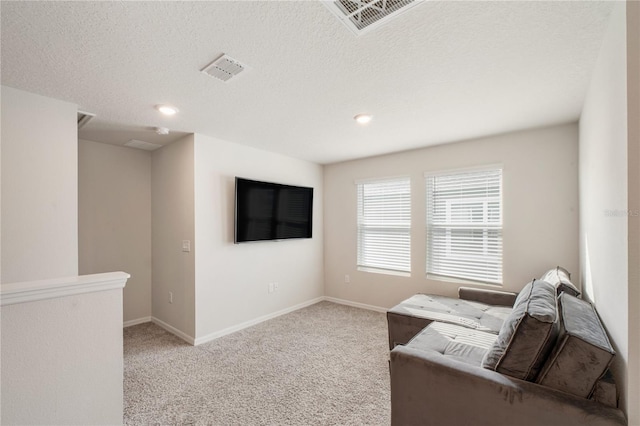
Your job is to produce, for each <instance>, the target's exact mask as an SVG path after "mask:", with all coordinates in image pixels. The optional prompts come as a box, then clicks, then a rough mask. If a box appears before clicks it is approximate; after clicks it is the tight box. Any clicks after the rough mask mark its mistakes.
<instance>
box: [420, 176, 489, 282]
mask: <svg viewBox="0 0 640 426" xmlns="http://www.w3.org/2000/svg"><path fill="white" fill-rule="evenodd" d="M425 178H426V188H427V276H438V277H445V278H459V279H465V280H471V281H481V282H488V283H494V284H502V168H493V169H486V170H472V171H463V172H456V173H453V172H452V173H448V174H434V175H429V174H426V175H425Z"/></svg>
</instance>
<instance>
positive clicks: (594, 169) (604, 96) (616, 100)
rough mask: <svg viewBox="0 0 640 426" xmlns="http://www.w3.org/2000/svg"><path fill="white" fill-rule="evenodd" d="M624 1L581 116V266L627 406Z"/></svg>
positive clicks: (618, 7) (611, 25)
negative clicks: (614, 353)
mask: <svg viewBox="0 0 640 426" xmlns="http://www.w3.org/2000/svg"><path fill="white" fill-rule="evenodd" d="M625 8H626V5H625V3H623V2H622V3H618V4H616V6H615V8H614V10H613V12H612V14H611V18H610V22H609V27H608V30H607V32H606V34H605V39H604V41H603V44H602V47H601V50H600V55H599V58H598V61H597V64H596V67H595V69H594V72H593V75H592V78H591V83H590V87H589V90H588V93H587V96H586V99H585V103H584V107H583V110H582V115H581V118H580V268H581V271H582V277H583V283H584V288H585V290H586V296H587V297H588V298H589V299H590V300H591V301H593V302H594V303H595V305H596V307H597V309H598V313H599V314H600V317H601V318H602V321H603V322H604V324H605V326H606V328H607V331H608V332H609V335H610V337H611V340H612V341H613V343H614V346H615V348H616V351H617V357H616V362H615V363H614V374H615V375H616V380H617V382H618V384H619V388H620V390H621V391H622V392H621V405H622V406H623V407H624V408H628V407H631V406H637V405H638V400H637V398H638V396H637V395H636V396H635V398H636V399H635V400H634V401H632V400H631V399H629V398H630V396H631V395H630V394H629V393H627V392H626V389H627V386H628V383H629V381H628V378H627V374H628V366H629V334H630V333H634V334H637V332H638V330H637V329H636V330H633V331H632V330H630V329H629V322H628V321H629V311H628V308H629V294H630V292H629V262H630V258H629V244H628V243H629V221H630V219H632V218H630V217H629V216H628V215H627V211H628V209H629V201H630V196H631V195H630V194H629V192H628V190H629V189H630V188H629V185H628V177H629V174H628V167H627V162H628V149H629V147H628V144H627V138H628V127H627V108H628V104H627V61H626V59H627V44H626V37H627V28H626V13H625ZM636 54H637V53H636ZM630 77H632V78H638V76H637V75H635V76H630ZM635 119H636V120H637V118H635ZM636 187H637V185H636ZM633 196H634V197H635V196H637V194H633ZM636 220H638V219H636ZM636 238H637V237H636ZM632 261H633V262H635V261H636V260H635V259H634V260H632ZM635 303H636V306H635V308H636V309H637V308H638V306H637V302H635ZM635 338H636V339H637V337H635ZM634 362H637V361H634ZM630 420H631V419H630ZM638 421H640V419H638V418H636V419H635V423H630V424H638V423H637V422H638Z"/></svg>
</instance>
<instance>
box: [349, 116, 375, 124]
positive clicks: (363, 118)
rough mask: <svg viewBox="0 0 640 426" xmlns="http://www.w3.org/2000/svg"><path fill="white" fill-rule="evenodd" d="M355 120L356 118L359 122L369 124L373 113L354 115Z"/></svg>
mask: <svg viewBox="0 0 640 426" xmlns="http://www.w3.org/2000/svg"><path fill="white" fill-rule="evenodd" d="M353 119H354V120H356V121H357V122H358V124H367V123H369V122H370V121H371V115H370V114H358V115H356V116H355V117H353Z"/></svg>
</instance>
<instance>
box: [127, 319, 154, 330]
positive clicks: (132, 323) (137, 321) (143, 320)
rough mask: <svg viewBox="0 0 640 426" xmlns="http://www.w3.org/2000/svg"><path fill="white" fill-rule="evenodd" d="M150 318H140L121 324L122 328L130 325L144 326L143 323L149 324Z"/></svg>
mask: <svg viewBox="0 0 640 426" xmlns="http://www.w3.org/2000/svg"><path fill="white" fill-rule="evenodd" d="M150 321H151V317H142V318H138V319H134V320H129V321H125V322H123V323H122V328H127V327H131V326H132V325H138V324H144V323H145V322H150Z"/></svg>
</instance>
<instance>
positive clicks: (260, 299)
mask: <svg viewBox="0 0 640 426" xmlns="http://www.w3.org/2000/svg"><path fill="white" fill-rule="evenodd" d="M236 176H240V177H245V178H250V179H256V180H263V181H270V182H277V183H284V184H291V185H300V186H310V187H313V188H314V208H313V238H312V239H301V240H287V241H279V242H273V241H271V242H260V243H245V244H237V245H236V244H234V243H233V229H234V185H235V180H234V179H235V177H236ZM322 203H323V183H322V167H321V166H319V165H317V164H312V163H309V162H305V161H301V160H296V159H293V158H290V157H285V156H282V155H279V154H274V153H270V152H266V151H262V150H258V149H254V148H249V147H246V146H242V145H238V144H234V143H229V142H225V141H221V140H218V139H214V138H211V137H208V136H204V135H199V134H196V135H195V215H196V216H195V217H196V244H195V245H196V313H197V336H198V338H206V336H207V335H211V334H212V333H215V332H219V331H221V330H224V329H225V328H228V327H231V326H234V325H237V324H239V323H242V322H246V321H250V320H253V319H256V318H258V317H260V316H264V315H268V314H271V313H274V312H277V311H279V310H283V309H286V308H290V307H292V306H294V305H296V304H299V303H303V302H307V301H309V300H311V299H314V298H317V297H320V296H322V295H323V256H322V254H323V250H322V244H323V221H322V211H323V208H322ZM269 282H278V283H279V290H278V291H276V292H274V293H271V294H269V293H268V291H267V288H268V283H269Z"/></svg>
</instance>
